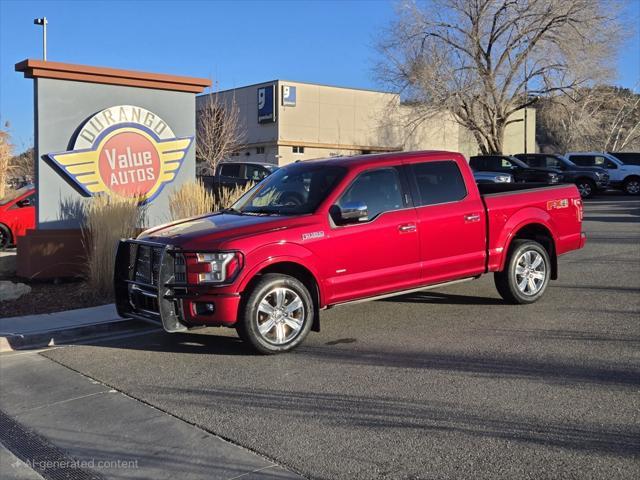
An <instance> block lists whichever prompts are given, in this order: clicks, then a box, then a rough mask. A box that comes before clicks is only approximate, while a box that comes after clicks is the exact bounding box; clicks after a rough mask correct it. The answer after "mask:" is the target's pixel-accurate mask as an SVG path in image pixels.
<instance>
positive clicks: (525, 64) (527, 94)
mask: <svg viewBox="0 0 640 480" xmlns="http://www.w3.org/2000/svg"><path fill="white" fill-rule="evenodd" d="M528 84H529V79H528V78H527V55H526V54H525V57H524V102H525V107H524V153H525V155H526V153H527V107H526V103H527V101H528V100H529V85H528Z"/></svg>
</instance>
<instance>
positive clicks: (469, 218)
mask: <svg viewBox="0 0 640 480" xmlns="http://www.w3.org/2000/svg"><path fill="white" fill-rule="evenodd" d="M464 221H465V222H479V221H480V214H479V213H467V214H466V215H465V216H464Z"/></svg>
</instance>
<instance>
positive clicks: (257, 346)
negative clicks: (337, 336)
mask: <svg viewBox="0 0 640 480" xmlns="http://www.w3.org/2000/svg"><path fill="white" fill-rule="evenodd" d="M247 293H248V295H247V296H246V300H245V301H244V302H243V304H242V307H241V309H240V311H241V318H239V319H238V325H237V327H236V330H237V331H238V336H239V337H240V338H241V339H242V340H244V341H245V342H248V343H249V344H250V345H251V346H252V347H253V348H254V350H256V351H257V352H259V353H263V354H273V353H283V352H288V351H291V350H293V349H294V348H296V347H297V346H298V345H300V344H301V343H302V342H303V341H304V339H305V337H306V336H307V334H308V333H309V330H311V325H312V324H313V319H314V315H316V312H315V310H314V308H313V300H312V298H311V295H310V294H309V291H308V290H307V288H306V287H305V286H304V285H303V284H302V282H300V281H299V280H298V279H296V278H294V277H290V276H288V275H283V274H280V273H268V274H266V275H263V276H262V277H261V278H260V279H259V280H258V281H257V282H256V283H255V285H254V286H253V287H252V288H251V289H250V290H249V291H248V292H247ZM287 313H288V314H287ZM261 327H262V328H261Z"/></svg>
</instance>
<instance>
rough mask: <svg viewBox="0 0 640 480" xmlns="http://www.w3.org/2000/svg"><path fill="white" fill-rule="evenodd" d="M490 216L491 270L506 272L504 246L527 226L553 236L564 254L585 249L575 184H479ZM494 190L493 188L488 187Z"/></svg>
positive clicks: (556, 244)
mask: <svg viewBox="0 0 640 480" xmlns="http://www.w3.org/2000/svg"><path fill="white" fill-rule="evenodd" d="M478 187H479V190H480V194H481V198H482V201H483V203H484V205H485V209H486V215H487V245H488V257H489V258H488V264H487V270H488V271H496V270H501V269H502V263H503V261H504V259H505V257H506V255H505V254H506V252H504V251H503V246H504V245H508V244H509V237H510V235H512V234H513V232H517V231H519V230H520V229H521V228H522V227H523V226H524V225H529V224H532V223H533V224H534V225H537V226H538V227H535V226H534V227H533V228H543V229H546V230H547V232H548V233H549V234H551V236H552V238H553V240H554V245H555V250H556V253H557V254H558V255H562V254H563V253H566V252H568V251H571V250H575V249H578V248H581V246H582V243H583V241H584V240H583V237H582V234H581V222H582V199H581V198H580V194H579V193H578V189H577V188H576V186H575V185H573V184H561V185H544V184H542V185H541V184H531V183H521V184H505V185H490V184H487V185H478ZM484 187H490V188H484Z"/></svg>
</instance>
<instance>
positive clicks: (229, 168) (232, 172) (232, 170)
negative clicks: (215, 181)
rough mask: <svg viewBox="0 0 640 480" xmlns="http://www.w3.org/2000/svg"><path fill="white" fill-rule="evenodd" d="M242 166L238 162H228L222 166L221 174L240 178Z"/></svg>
mask: <svg viewBox="0 0 640 480" xmlns="http://www.w3.org/2000/svg"><path fill="white" fill-rule="evenodd" d="M240 167H241V165H240V164H237V163H235V164H234V163H226V164H224V165H222V167H221V168H220V175H224V176H225V177H235V178H240Z"/></svg>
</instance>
